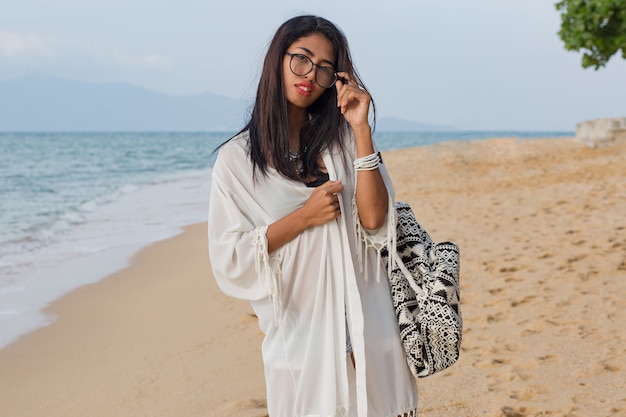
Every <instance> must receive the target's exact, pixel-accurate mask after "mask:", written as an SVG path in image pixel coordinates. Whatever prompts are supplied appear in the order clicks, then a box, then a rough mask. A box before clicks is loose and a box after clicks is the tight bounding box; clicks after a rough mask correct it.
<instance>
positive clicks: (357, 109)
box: [335, 72, 372, 128]
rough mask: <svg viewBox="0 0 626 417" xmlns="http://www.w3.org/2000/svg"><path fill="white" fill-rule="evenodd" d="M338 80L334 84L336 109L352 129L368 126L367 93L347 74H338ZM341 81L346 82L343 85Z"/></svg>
mask: <svg viewBox="0 0 626 417" xmlns="http://www.w3.org/2000/svg"><path fill="white" fill-rule="evenodd" d="M337 75H338V76H339V79H338V80H337V82H336V83H335V87H336V88H337V107H340V108H341V114H343V116H344V117H345V118H346V120H347V121H348V123H350V126H352V128H356V127H361V126H369V124H368V123H369V122H368V120H367V115H368V113H369V109H370V102H371V100H372V99H371V97H370V95H369V94H368V92H367V91H365V90H363V89H361V88H359V86H358V85H357V84H356V82H354V81H353V80H352V78H351V76H350V74H348V73H347V72H338V73H337ZM342 80H346V82H345V83H344V82H343V81H342Z"/></svg>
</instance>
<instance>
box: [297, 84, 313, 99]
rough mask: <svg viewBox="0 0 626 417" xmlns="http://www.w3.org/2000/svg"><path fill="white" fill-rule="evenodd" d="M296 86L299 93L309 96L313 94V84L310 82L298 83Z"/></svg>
mask: <svg viewBox="0 0 626 417" xmlns="http://www.w3.org/2000/svg"><path fill="white" fill-rule="evenodd" d="M296 87H297V89H298V93H300V94H302V95H303V96H307V97H308V96H310V95H311V91H312V90H313V86H312V85H311V84H310V83H298V84H296Z"/></svg>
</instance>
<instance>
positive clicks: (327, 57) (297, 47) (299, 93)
mask: <svg viewBox="0 0 626 417" xmlns="http://www.w3.org/2000/svg"><path fill="white" fill-rule="evenodd" d="M287 53H289V54H297V55H296V56H295V57H293V58H292V57H291V56H289V55H287V54H285V56H284V57H283V87H284V89H285V96H286V98H287V102H288V103H289V104H290V105H291V106H295V107H297V108H301V109H306V108H307V107H309V106H310V105H311V104H313V103H314V102H315V101H316V100H317V99H318V98H320V96H321V95H322V94H324V91H326V88H324V87H321V86H320V85H319V84H317V82H316V81H315V80H316V78H315V77H316V74H317V73H318V71H320V68H319V67H330V68H332V69H333V71H334V68H335V53H334V50H333V44H332V43H331V42H330V40H329V39H328V38H327V37H325V36H324V35H322V34H320V33H313V34H311V35H309V36H305V37H303V38H300V39H298V40H297V41H295V42H294V43H292V44H291V45H290V46H289V47H288V48H287ZM299 55H304V56H305V57H307V58H309V59H310V60H311V61H312V62H313V63H314V64H315V65H313V69H312V70H311V71H310V72H309V73H308V74H305V75H296V74H294V72H293V71H292V70H291V68H294V69H295V70H296V72H298V73H302V72H304V71H302V70H301V68H305V71H306V70H308V68H310V64H307V63H306V59H305V58H303V57H301V56H299ZM292 59H293V60H294V61H293V65H292V66H291V67H290V62H291V60H292ZM318 66H319V67H318ZM319 77H320V76H318V79H320V78H319ZM331 88H333V87H332V86H331Z"/></svg>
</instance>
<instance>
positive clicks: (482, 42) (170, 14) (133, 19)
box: [0, 0, 626, 131]
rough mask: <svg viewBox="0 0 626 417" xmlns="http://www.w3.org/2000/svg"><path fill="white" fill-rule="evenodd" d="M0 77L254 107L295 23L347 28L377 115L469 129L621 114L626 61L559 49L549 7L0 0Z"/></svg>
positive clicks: (463, 1) (519, 3)
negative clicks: (273, 44)
mask: <svg viewBox="0 0 626 417" xmlns="http://www.w3.org/2000/svg"><path fill="white" fill-rule="evenodd" d="M0 1H1V2H2V4H1V10H2V12H1V13H0V81H1V80H8V79H11V78H15V77H19V76H23V75H30V74H50V75H55V76H59V77H64V78H69V79H77V80H83V81H92V82H125V83H130V84H134V85H137V86H141V87H145V88H148V89H151V90H155V91H159V92H165V93H169V94H176V95H185V94H195V93H200V92H212V93H216V94H220V95H224V96H228V97H232V98H237V99H241V100H248V101H249V100H251V98H252V97H253V96H254V93H255V91H256V83H257V81H258V76H259V71H260V67H261V62H262V60H263V57H264V54H265V50H266V47H267V44H268V42H269V40H270V39H271V37H272V36H273V34H274V32H275V30H276V29H277V28H278V26H279V25H280V24H281V23H282V22H284V21H285V20H287V19H288V18H290V17H293V16H296V15H300V14H316V15H320V16H323V17H325V18H327V19H329V20H331V21H333V22H334V23H335V24H337V25H338V26H339V27H340V28H341V29H342V30H343V31H344V33H345V34H346V36H347V38H348V41H349V44H350V48H351V53H352V57H353V59H354V61H355V64H356V67H357V69H358V71H359V73H360V74H361V76H362V78H363V80H364V81H365V84H366V85H367V88H368V89H369V91H370V92H371V94H372V96H373V98H374V100H375V102H376V108H377V111H378V117H397V118H403V119H407V120H413V121H417V122H421V123H431V124H438V125H446V126H454V127H456V128H458V129H467V130H522V131H574V130H575V128H576V123H578V122H581V121H584V120H589V119H595V118H601V117H626V60H624V59H622V58H621V56H614V57H613V58H612V59H611V60H610V61H609V63H608V65H607V67H605V68H603V69H600V70H598V71H595V70H593V69H583V68H582V67H581V65H580V62H581V55H582V53H577V52H569V51H565V49H564V48H563V44H562V42H561V40H560V39H559V37H558V35H557V32H558V30H559V25H560V16H559V13H558V12H557V11H556V9H555V7H554V3H555V2H556V0H506V1H503V0H473V1H467V0H437V1H434V0H429V1H426V0H384V1H380V0H379V1H371V0H317V1H308V2H300V1H294V0H245V1H237V0H203V1H201V0H167V1H166V0H0Z"/></svg>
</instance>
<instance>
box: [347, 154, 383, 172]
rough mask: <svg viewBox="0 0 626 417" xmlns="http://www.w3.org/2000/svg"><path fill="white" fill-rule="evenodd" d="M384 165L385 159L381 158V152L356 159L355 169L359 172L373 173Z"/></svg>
mask: <svg viewBox="0 0 626 417" xmlns="http://www.w3.org/2000/svg"><path fill="white" fill-rule="evenodd" d="M382 163H383V159H382V158H381V156H380V152H374V153H373V154H371V155H367V156H364V157H362V158H358V159H355V160H354V162H353V164H354V169H356V170H357V171H373V170H375V169H376V168H378V166H379V165H380V164H382Z"/></svg>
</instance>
